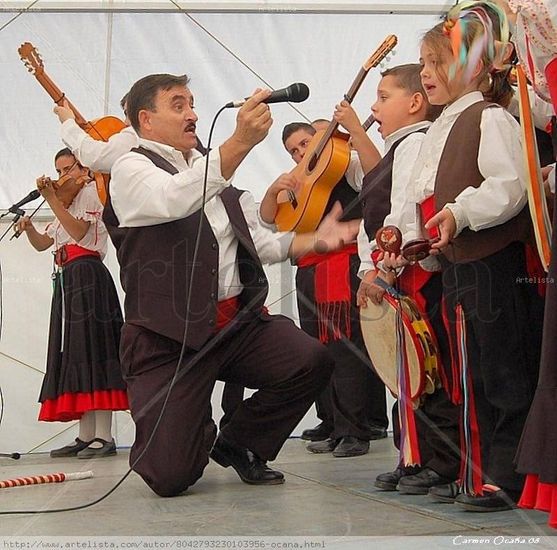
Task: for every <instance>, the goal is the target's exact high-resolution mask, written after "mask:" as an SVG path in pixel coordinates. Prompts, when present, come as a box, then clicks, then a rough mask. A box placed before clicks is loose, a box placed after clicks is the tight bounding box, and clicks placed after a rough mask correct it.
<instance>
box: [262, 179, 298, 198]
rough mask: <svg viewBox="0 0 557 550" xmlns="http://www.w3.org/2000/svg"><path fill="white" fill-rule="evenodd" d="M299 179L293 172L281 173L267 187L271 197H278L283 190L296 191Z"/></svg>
mask: <svg viewBox="0 0 557 550" xmlns="http://www.w3.org/2000/svg"><path fill="white" fill-rule="evenodd" d="M298 185H299V180H298V179H297V178H296V177H295V176H293V175H292V174H281V175H280V176H279V177H278V178H277V179H276V180H275V181H274V182H273V183H272V184H271V185H270V186H269V189H267V194H268V195H269V196H270V197H276V196H277V195H278V194H279V193H280V192H281V191H296V189H297V188H298Z"/></svg>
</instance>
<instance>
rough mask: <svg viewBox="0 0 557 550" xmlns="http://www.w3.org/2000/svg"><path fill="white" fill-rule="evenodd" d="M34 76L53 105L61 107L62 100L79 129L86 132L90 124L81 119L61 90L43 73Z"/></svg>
mask: <svg viewBox="0 0 557 550" xmlns="http://www.w3.org/2000/svg"><path fill="white" fill-rule="evenodd" d="M35 76H36V78H37V80H38V81H39V84H40V85H41V86H42V87H43V88H44V89H45V91H46V93H47V94H48V95H49V96H50V97H51V98H52V100H53V101H54V103H56V104H57V105H60V106H61V105H62V103H63V100H64V99H65V100H66V101H67V102H68V106H69V108H70V109H71V110H72V111H73V113H74V115H75V121H76V123H77V124H78V125H79V126H80V127H81V128H83V129H84V130H87V129H88V128H89V127H90V126H91V125H90V123H89V122H87V121H86V120H85V119H84V118H83V116H82V115H81V113H80V112H79V111H78V110H77V109H76V108H75V107H74V105H73V104H72V103H71V101H70V100H69V99H68V98H67V97H66V96H65V95H64V93H63V92H62V90H60V88H58V86H56V84H55V83H54V82H53V81H52V80H51V78H50V77H49V76H48V75H47V74H46V73H45V72H42V73H41V74H37V75H35Z"/></svg>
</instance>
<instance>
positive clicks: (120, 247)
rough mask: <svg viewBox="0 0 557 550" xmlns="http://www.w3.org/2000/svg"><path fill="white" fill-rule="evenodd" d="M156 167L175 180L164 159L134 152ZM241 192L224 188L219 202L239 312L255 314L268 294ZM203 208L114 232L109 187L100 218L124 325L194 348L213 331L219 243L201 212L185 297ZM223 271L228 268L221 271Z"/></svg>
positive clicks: (140, 150) (115, 224)
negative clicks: (114, 265)
mask: <svg viewBox="0 0 557 550" xmlns="http://www.w3.org/2000/svg"><path fill="white" fill-rule="evenodd" d="M132 151H135V152H137V153H140V154H142V155H145V156H146V157H147V158H149V159H150V160H151V161H152V162H153V164H155V166H157V167H158V168H160V169H162V170H165V171H166V172H169V173H170V174H176V173H177V172H178V170H177V169H176V168H175V167H174V166H173V165H172V164H170V163H169V162H168V161H167V160H165V159H164V158H163V157H161V156H160V155H158V154H157V153H154V152H153V151H150V150H148V149H145V148H143V147H140V148H137V149H132ZM243 192H244V191H240V190H239V189H236V188H234V187H228V188H227V189H225V190H224V191H223V192H222V193H221V195H220V197H221V199H222V202H223V204H224V207H225V209H226V212H227V214H228V217H229V218H230V223H231V225H232V229H233V231H234V235H235V236H236V238H237V239H238V252H237V257H236V261H237V265H238V269H239V274H240V281H241V282H242V284H243V286H244V288H243V291H242V293H241V295H240V303H241V306H242V308H243V309H244V310H252V311H254V312H256V313H258V314H259V313H260V311H261V308H262V306H263V304H264V302H265V298H266V297H267V292H268V284H267V278H266V276H265V272H264V271H263V267H262V265H261V261H260V259H259V256H258V254H257V251H256V249H255V245H254V243H253V240H252V238H251V235H250V232H249V228H248V225H247V222H246V219H245V217H244V214H243V212H242V209H241V207H240V202H239V198H240V195H241V194H242V193H243ZM200 216H201V210H198V211H197V212H194V213H193V214H191V215H190V216H188V217H187V218H182V219H179V220H175V221H171V222H168V223H162V224H159V225H151V226H144V227H126V228H121V227H118V226H119V221H118V218H117V217H116V214H115V212H114V209H113V207H112V202H111V199H110V189H109V193H108V199H107V203H106V205H105V209H104V214H103V219H104V222H105V224H106V227H107V230H108V233H109V235H110V237H111V239H112V242H113V243H114V246H115V247H116V252H117V256H118V262H119V264H120V279H121V281H122V287H123V288H124V291H125V293H126V298H125V314H126V323H129V324H133V325H139V326H141V327H144V328H146V329H148V330H151V331H153V332H156V333H158V334H162V335H163V336H166V337H168V338H171V339H173V340H176V341H178V342H182V341H183V339H184V331H185V328H186V326H185V325H186V317H187V321H188V330H187V336H186V345H187V346H188V347H189V348H192V349H195V350H198V349H200V348H201V347H202V346H203V344H204V343H205V342H206V341H207V340H208V339H209V338H210V337H211V335H212V334H213V332H214V329H215V323H216V309H217V300H218V275H219V245H218V243H217V240H216V239H215V236H214V234H213V231H212V229H211V226H210V224H209V222H208V220H207V218H206V216H205V214H203V220H202V222H201V235H200V239H199V251H198V254H197V261H196V263H195V266H194V269H193V283H192V294H191V298H190V309H189V311H188V312H187V314H186V302H187V293H188V288H189V286H190V275H191V271H192V265H193V257H194V247H195V241H196V235H197V231H198V227H199V222H200ZM220 268H221V269H226V268H227V266H220Z"/></svg>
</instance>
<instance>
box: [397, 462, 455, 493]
mask: <svg viewBox="0 0 557 550" xmlns="http://www.w3.org/2000/svg"><path fill="white" fill-rule="evenodd" d="M451 481H452V480H451V479H449V478H446V477H443V476H440V475H439V474H438V473H437V472H436V471H435V470H432V469H431V468H424V469H423V470H422V471H421V472H420V473H419V474H415V475H413V476H404V477H402V478H401V479H400V481H399V482H398V486H397V489H398V492H399V493H402V494H405V495H427V494H428V492H429V489H430V488H431V487H435V486H436V485H446V484H447V483H450V482H451Z"/></svg>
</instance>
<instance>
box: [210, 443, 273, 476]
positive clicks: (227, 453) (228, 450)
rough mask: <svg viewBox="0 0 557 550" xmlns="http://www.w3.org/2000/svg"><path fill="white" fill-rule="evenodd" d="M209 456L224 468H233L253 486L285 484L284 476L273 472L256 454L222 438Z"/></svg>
mask: <svg viewBox="0 0 557 550" xmlns="http://www.w3.org/2000/svg"><path fill="white" fill-rule="evenodd" d="M209 456H210V457H211V458H212V459H213V460H214V461H215V462H216V463H217V464H220V465H221V466H222V467H223V468H228V466H232V467H233V468H234V469H235V470H236V473H237V474H238V475H239V476H240V479H241V480H242V481H243V482H244V483H249V484H251V485H279V484H280V483H284V475H283V474H282V473H281V472H278V471H277V470H271V468H269V467H268V466H267V463H266V462H265V461H264V460H262V459H261V458H259V457H258V456H257V455H256V454H255V453H253V452H251V451H250V450H249V449H246V448H245V447H239V446H238V445H235V444H233V443H230V442H229V441H226V439H224V438H223V437H222V436H219V437H217V440H216V441H215V444H214V445H213V449H212V450H211V453H210V455H209Z"/></svg>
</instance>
